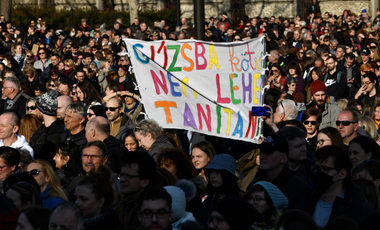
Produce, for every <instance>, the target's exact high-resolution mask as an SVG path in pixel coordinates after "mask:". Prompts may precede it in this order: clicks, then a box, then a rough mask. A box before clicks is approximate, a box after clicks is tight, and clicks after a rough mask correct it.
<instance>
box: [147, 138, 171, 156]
mask: <svg viewBox="0 0 380 230" xmlns="http://www.w3.org/2000/svg"><path fill="white" fill-rule="evenodd" d="M170 148H174V146H173V145H172V143H171V142H170V141H169V138H168V137H167V136H166V135H165V134H162V135H161V136H159V137H158V138H157V140H156V141H155V142H154V143H153V144H152V146H150V148H149V150H148V153H149V155H150V156H151V157H153V158H154V160H155V161H157V159H158V155H159V154H160V153H161V152H162V151H163V150H165V149H170Z"/></svg>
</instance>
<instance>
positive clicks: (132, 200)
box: [115, 191, 142, 229]
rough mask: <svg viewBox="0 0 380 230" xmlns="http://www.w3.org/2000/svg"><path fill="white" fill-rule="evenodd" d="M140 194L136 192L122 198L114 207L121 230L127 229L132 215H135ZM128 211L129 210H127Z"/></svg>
mask: <svg viewBox="0 0 380 230" xmlns="http://www.w3.org/2000/svg"><path fill="white" fill-rule="evenodd" d="M141 193H142V191H141V192H137V193H135V194H132V195H129V196H123V199H122V201H121V202H120V203H119V205H118V206H117V207H116V210H115V211H116V213H117V216H118V218H119V220H120V222H121V223H124V224H123V229H126V228H127V227H129V225H130V223H131V220H132V218H131V217H132V215H131V214H133V213H137V209H138V205H137V200H138V198H139V196H140V194H141ZM127 209H129V210H127Z"/></svg>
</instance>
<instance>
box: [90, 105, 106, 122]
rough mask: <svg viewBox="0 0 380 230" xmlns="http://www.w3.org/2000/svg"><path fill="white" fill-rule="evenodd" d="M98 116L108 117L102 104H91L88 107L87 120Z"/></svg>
mask: <svg viewBox="0 0 380 230" xmlns="http://www.w3.org/2000/svg"><path fill="white" fill-rule="evenodd" d="M97 116H101V117H104V118H106V119H108V118H107V114H106V111H105V110H104V107H103V106H102V105H91V106H90V107H89V108H88V109H87V120H91V119H93V118H95V117H97Z"/></svg>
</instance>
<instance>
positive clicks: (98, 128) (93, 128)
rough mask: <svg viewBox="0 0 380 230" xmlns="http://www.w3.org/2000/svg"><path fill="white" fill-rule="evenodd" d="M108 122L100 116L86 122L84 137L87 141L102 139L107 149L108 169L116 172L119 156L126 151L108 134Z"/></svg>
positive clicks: (118, 168) (118, 167) (117, 170)
mask: <svg viewBox="0 0 380 230" xmlns="http://www.w3.org/2000/svg"><path fill="white" fill-rule="evenodd" d="M110 132H111V130H110V124H109V123H108V120H107V119H106V118H104V117H102V116H97V117H95V118H93V119H91V120H89V121H88V122H87V125H86V139H87V141H88V142H92V141H102V142H103V143H104V144H105V145H106V147H107V150H108V153H109V157H108V164H109V167H110V169H111V170H112V171H113V172H115V173H117V172H119V171H120V167H121V164H120V162H121V156H122V155H123V154H125V153H127V152H128V149H126V148H125V147H124V146H123V145H122V144H121V143H120V141H119V140H118V139H116V138H115V137H113V136H111V135H110Z"/></svg>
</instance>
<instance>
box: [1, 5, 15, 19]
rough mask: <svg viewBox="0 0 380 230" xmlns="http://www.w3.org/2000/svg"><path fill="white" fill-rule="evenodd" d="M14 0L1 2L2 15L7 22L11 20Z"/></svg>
mask: <svg viewBox="0 0 380 230" xmlns="http://www.w3.org/2000/svg"><path fill="white" fill-rule="evenodd" d="M11 10H12V0H1V1H0V15H4V17H5V20H7V21H10V20H11Z"/></svg>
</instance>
